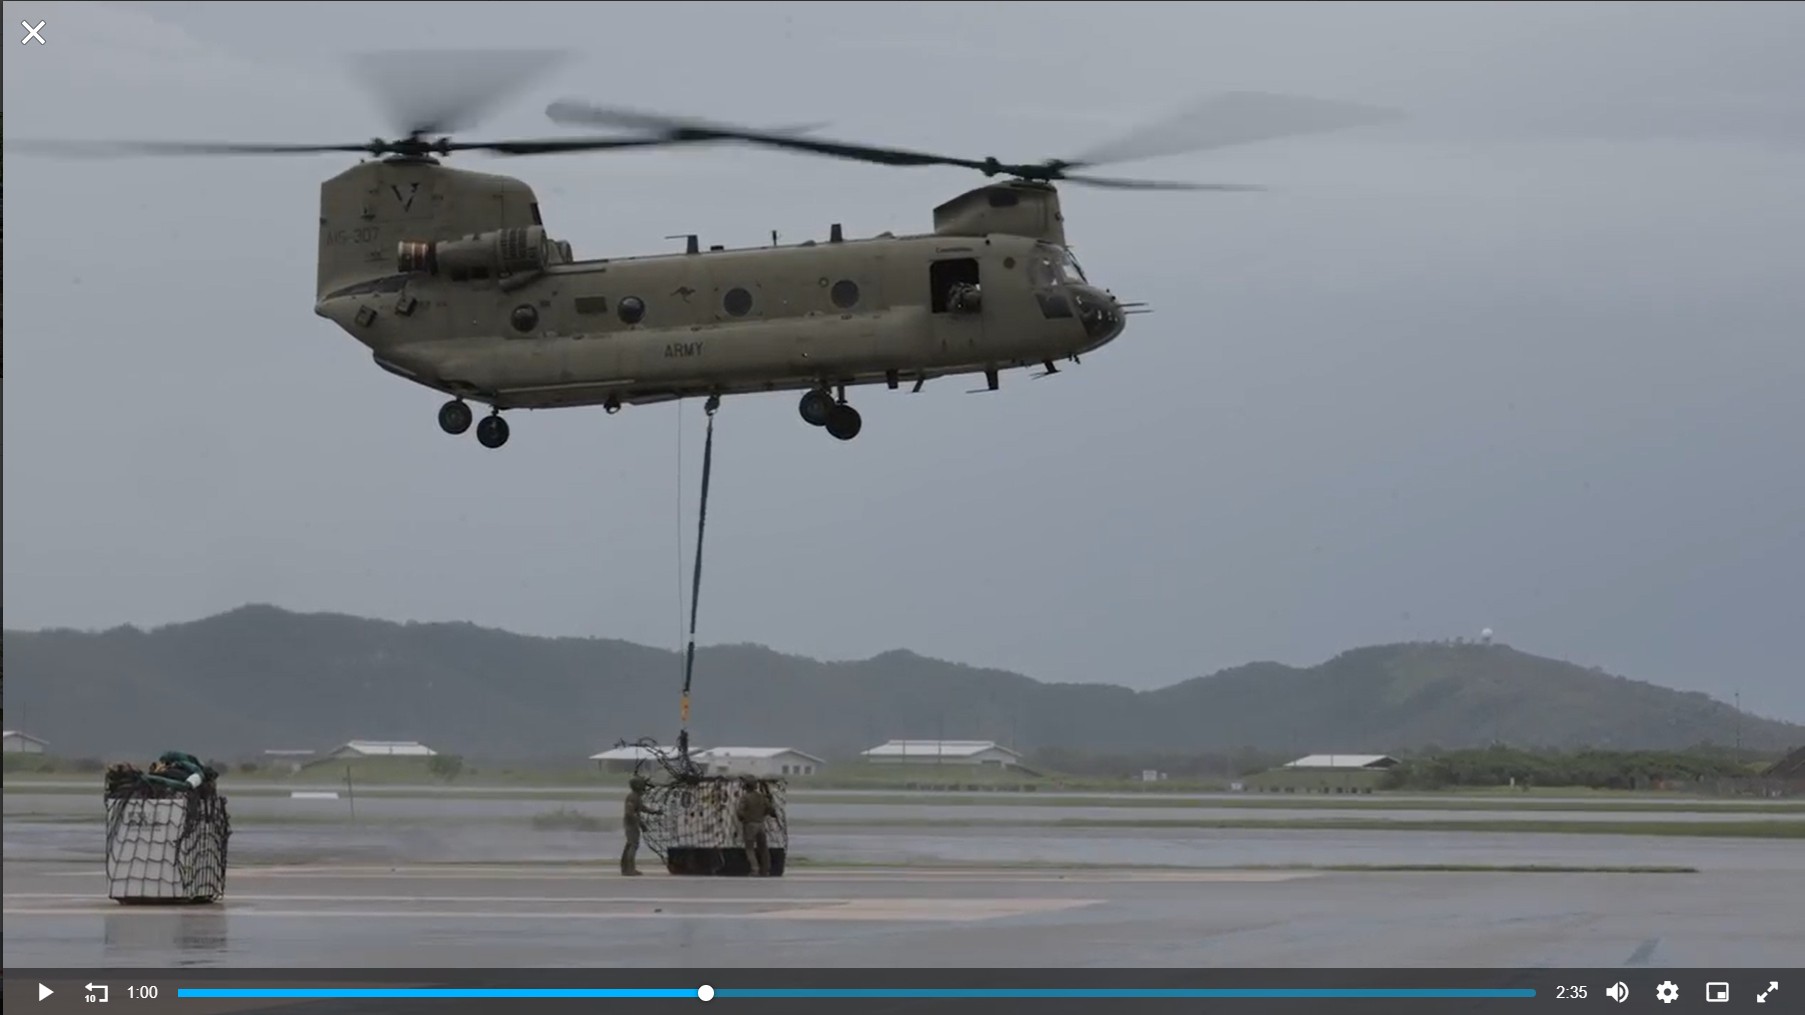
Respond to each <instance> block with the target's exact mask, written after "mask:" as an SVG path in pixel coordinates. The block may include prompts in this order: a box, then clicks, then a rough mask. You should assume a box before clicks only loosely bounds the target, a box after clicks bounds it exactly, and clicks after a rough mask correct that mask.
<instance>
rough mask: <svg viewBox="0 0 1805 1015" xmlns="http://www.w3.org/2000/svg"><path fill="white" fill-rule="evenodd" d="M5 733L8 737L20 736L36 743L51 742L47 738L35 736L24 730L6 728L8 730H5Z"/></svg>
mask: <svg viewBox="0 0 1805 1015" xmlns="http://www.w3.org/2000/svg"><path fill="white" fill-rule="evenodd" d="M4 735H5V736H6V737H8V738H11V737H19V738H20V739H22V740H29V741H31V742H32V743H34V744H48V743H50V741H48V740H45V739H44V738H43V737H34V736H32V735H31V734H29V733H27V732H25V731H24V730H6V731H4Z"/></svg>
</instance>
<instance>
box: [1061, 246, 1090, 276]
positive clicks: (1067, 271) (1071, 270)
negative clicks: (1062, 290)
mask: <svg viewBox="0 0 1805 1015" xmlns="http://www.w3.org/2000/svg"><path fill="white" fill-rule="evenodd" d="M1060 253H1061V254H1062V255H1064V257H1063V259H1062V260H1061V261H1060V264H1059V267H1060V274H1062V275H1063V276H1065V280H1066V281H1067V282H1083V281H1084V280H1085V279H1084V269H1083V268H1080V267H1078V259H1077V258H1076V257H1073V256H1072V252H1071V251H1069V250H1061V251H1060Z"/></svg>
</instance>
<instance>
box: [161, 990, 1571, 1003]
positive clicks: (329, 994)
mask: <svg viewBox="0 0 1805 1015" xmlns="http://www.w3.org/2000/svg"><path fill="white" fill-rule="evenodd" d="M176 996H177V997H194V998H202V997H206V998H284V999H325V998H334V999H337V998H361V999H379V998H380V999H396V1000H420V999H426V998H447V999H450V998H465V999H468V998H521V999H524V998H669V999H678V998H688V999H691V1000H703V1001H707V1000H711V999H714V998H721V999H734V998H782V999H786V1000H790V999H793V1000H804V999H808V998H838V999H852V998H886V999H904V998H947V999H952V998H962V999H981V998H982V999H989V998H1017V999H1027V998H1112V999H1132V998H1230V997H1276V998H1345V999H1355V998H1361V999H1366V998H1378V999H1388V1000H1404V999H1409V998H1429V999H1444V1000H1445V999H1450V998H1516V997H1535V996H1536V992H1535V989H1534V988H1533V987H1471V988H1466V987H1421V988H1415V987H1406V988H1397V989H1387V988H1382V987H1146V988H1137V987H1047V988H1034V987H949V988H944V989H942V988H934V987H719V988H713V989H710V988H707V987H702V988H697V989H694V990H691V989H686V988H682V987H593V988H592V987H547V988H534V987H474V988H473V987H178V988H177V989H176Z"/></svg>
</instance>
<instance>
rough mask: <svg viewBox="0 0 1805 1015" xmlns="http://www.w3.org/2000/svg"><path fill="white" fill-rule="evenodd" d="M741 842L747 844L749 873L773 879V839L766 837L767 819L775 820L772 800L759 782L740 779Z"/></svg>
mask: <svg viewBox="0 0 1805 1015" xmlns="http://www.w3.org/2000/svg"><path fill="white" fill-rule="evenodd" d="M740 790H741V792H740V803H739V808H738V814H737V815H736V816H737V817H738V818H739V822H740V841H741V842H743V843H745V844H746V869H747V873H749V874H753V875H756V876H758V877H761V878H767V877H770V876H771V848H770V839H769V838H768V837H767V836H766V834H765V819H766V818H768V817H770V816H771V809H772V808H771V798H770V797H769V796H767V795H766V793H765V788H764V787H763V786H760V785H759V784H758V780H757V779H754V778H753V777H752V776H749V775H742V776H740Z"/></svg>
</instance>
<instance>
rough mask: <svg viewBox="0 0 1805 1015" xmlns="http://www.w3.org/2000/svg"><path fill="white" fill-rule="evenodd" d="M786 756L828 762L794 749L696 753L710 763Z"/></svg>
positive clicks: (727, 749)
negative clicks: (792, 755)
mask: <svg viewBox="0 0 1805 1015" xmlns="http://www.w3.org/2000/svg"><path fill="white" fill-rule="evenodd" d="M785 754H794V755H796V756H797V757H799V758H807V759H808V760H810V761H812V762H814V763H815V764H817V765H825V764H827V762H825V761H822V760H821V759H820V758H817V757H815V756H814V755H813V754H810V753H808V752H807V751H799V750H797V749H796V748H794V747H710V748H709V749H708V750H706V751H696V752H695V753H694V755H693V756H694V757H697V758H707V759H708V760H710V761H728V760H731V759H733V758H746V759H752V758H775V757H779V756H781V755H785Z"/></svg>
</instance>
